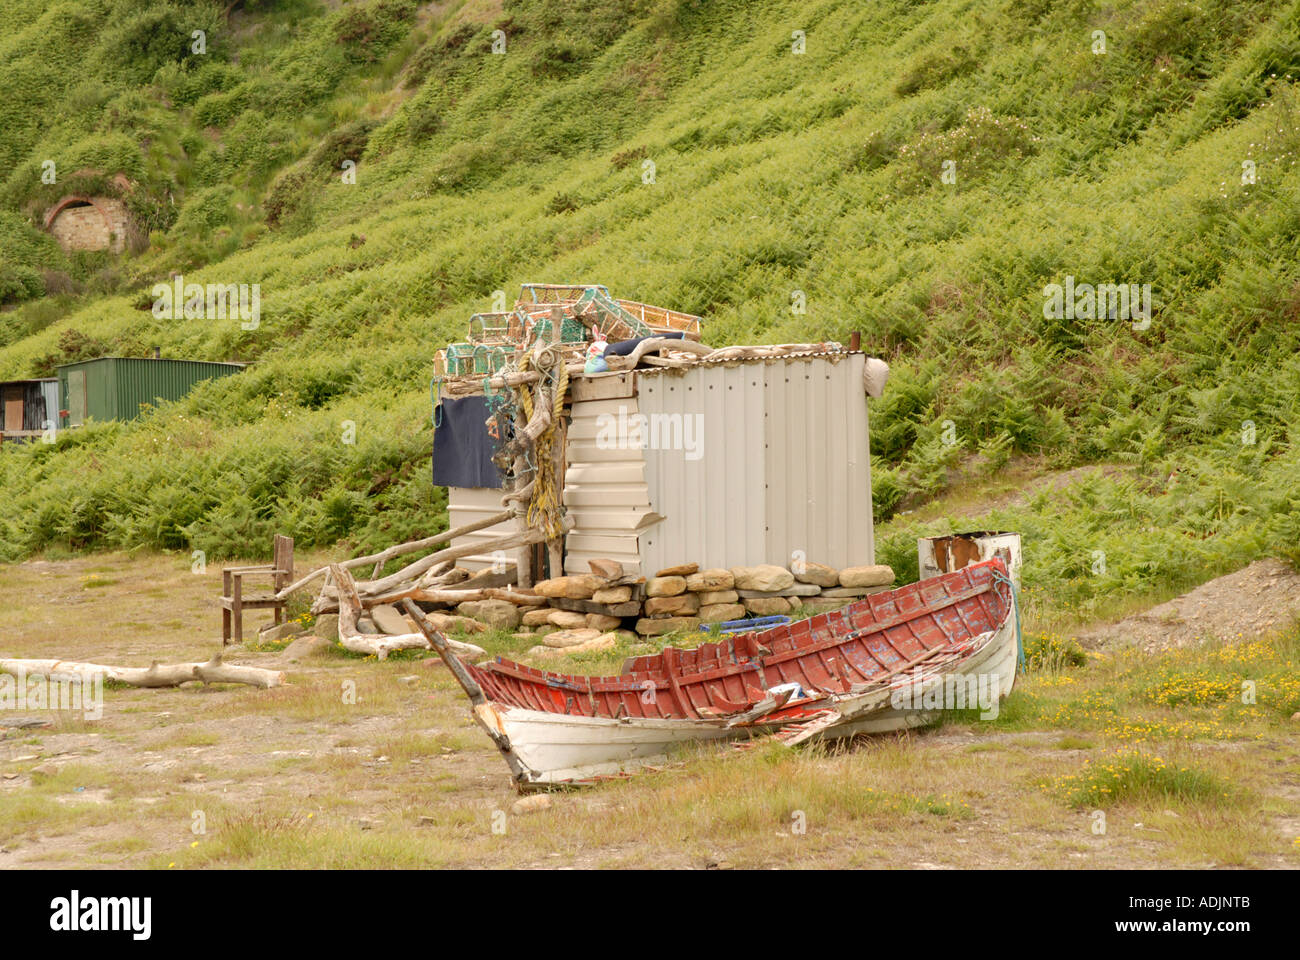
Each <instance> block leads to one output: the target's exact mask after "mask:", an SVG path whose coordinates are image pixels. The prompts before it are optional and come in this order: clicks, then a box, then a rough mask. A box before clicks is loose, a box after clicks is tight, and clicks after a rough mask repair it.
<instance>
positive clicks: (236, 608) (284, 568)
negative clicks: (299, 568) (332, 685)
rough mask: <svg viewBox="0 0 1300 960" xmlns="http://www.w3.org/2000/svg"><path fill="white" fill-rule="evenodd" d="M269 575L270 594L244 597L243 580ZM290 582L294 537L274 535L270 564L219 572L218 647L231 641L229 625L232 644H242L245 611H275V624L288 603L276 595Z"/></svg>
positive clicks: (281, 616)
mask: <svg viewBox="0 0 1300 960" xmlns="http://www.w3.org/2000/svg"><path fill="white" fill-rule="evenodd" d="M249 575H254V576H269V577H270V578H271V592H270V594H267V595H265V596H252V597H246V596H244V577H245V576H249ZM291 583H293V537H284V536H281V535H280V534H278V533H277V534H276V535H275V545H274V547H273V552H272V562H271V563H267V564H261V565H259V566H255V567H226V568H225V569H224V570H222V571H221V587H222V591H223V593H224V595H223V596H222V598H221V644H222V646H225V645H226V644H229V643H230V642H231V626H232V624H233V626H234V642H235V643H243V641H244V611H245V610H274V611H275V622H276V623H277V624H279V623H280V621H281V620H282V619H283V617H284V607H285V603H286V602H287V601H285V600H277V599H276V596H275V595H276V594H277V593H279V592H280V591H281V590H283V589H284V588H285V587H287V586H288V585H289V584H291Z"/></svg>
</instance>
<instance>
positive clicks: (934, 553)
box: [916, 530, 1021, 590]
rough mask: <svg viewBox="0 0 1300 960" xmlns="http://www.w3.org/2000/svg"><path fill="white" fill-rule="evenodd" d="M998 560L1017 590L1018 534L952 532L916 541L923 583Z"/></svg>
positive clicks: (1018, 567)
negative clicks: (985, 561)
mask: <svg viewBox="0 0 1300 960" xmlns="http://www.w3.org/2000/svg"><path fill="white" fill-rule="evenodd" d="M994 557H999V558H1001V560H1002V562H1003V563H1005V564H1006V565H1007V571H1008V572H1009V573H1010V574H1011V582H1012V583H1013V584H1015V586H1016V589H1017V590H1019V589H1020V565H1021V556H1020V534H1018V533H1005V532H1000V531H992V530H980V531H976V532H974V533H951V534H948V535H947V536H945V537H921V538H919V539H918V540H917V541H916V558H917V565H918V567H919V568H920V574H921V579H922V580H928V579H929V578H930V577H937V576H939V575H940V574H944V573H952V572H953V571H954V570H961V569H962V568H963V567H969V566H970V565H971V564H973V563H979V562H980V561H981V560H992V559H993V558H994Z"/></svg>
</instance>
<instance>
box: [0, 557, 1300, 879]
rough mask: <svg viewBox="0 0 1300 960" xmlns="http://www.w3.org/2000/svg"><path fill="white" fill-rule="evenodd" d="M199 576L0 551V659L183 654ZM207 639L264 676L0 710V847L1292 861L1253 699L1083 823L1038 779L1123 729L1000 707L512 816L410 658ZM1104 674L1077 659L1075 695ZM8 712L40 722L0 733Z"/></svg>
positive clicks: (768, 863)
mask: <svg viewBox="0 0 1300 960" xmlns="http://www.w3.org/2000/svg"><path fill="white" fill-rule="evenodd" d="M305 562H307V561H305V560H304V563H305ZM304 568H305V567H304ZM1261 583H1262V581H1261ZM1270 583H1271V581H1270ZM219 584H220V573H219V570H217V569H215V568H212V569H210V570H209V571H208V572H207V573H205V574H202V575H196V574H194V573H192V572H191V570H190V567H189V560H188V558H187V557H181V556H161V555H139V556H134V557H127V556H122V555H113V556H96V557H91V558H81V559H72V560H60V561H54V562H50V561H32V562H28V563H23V564H18V565H14V566H8V567H0V655H3V656H22V657H58V658H62V659H80V660H89V661H97V662H103V663H112V664H122V665H142V666H143V665H147V664H148V663H149V662H150V661H151V660H153V659H158V660H161V661H164V662H178V661H186V660H195V659H204V658H206V657H207V656H209V655H210V654H211V653H212V652H214V651H215V650H216V649H217V647H218V646H219V644H220V641H219V633H220V611H219V608H218V607H217V605H216V597H217V596H218V594H219ZM1261 588H1262V587H1261ZM1269 589H1272V587H1271V586H1270V587H1269ZM1261 606H1262V604H1261ZM1246 612H1250V613H1252V614H1253V613H1254V612H1255V611H1253V610H1247V611H1246ZM251 632H252V631H251V628H250V630H249V633H251ZM228 659H229V660H230V661H231V662H238V663H246V664H254V665H258V666H264V667H271V668H278V669H282V670H285V671H286V672H287V674H288V678H289V681H290V683H289V685H287V686H285V687H283V688H279V689H273V690H257V689H251V688H245V687H234V686H220V687H205V686H202V685H198V684H191V685H187V686H186V687H183V688H178V689H165V690H137V689H128V688H114V689H108V690H106V691H105V704H104V709H103V715H102V717H101V718H99V719H94V720H88V719H85V718H84V717H83V716H81V715H79V714H76V713H66V712H65V713H56V712H50V711H44V712H37V711H30V710H29V711H27V712H18V713H15V712H13V711H0V777H2V778H0V867H8V868H39V867H68V866H88V867H100V868H112V867H135V866H145V867H156V868H159V869H168V868H176V869H184V868H191V867H205V866H208V867H234V866H253V867H291V866H301V867H386V866H392V867H422V866H453V867H471V866H503V867H613V866H617V867H627V866H632V867H637V866H669V867H686V868H726V867H728V866H736V867H764V868H769V867H770V868H776V867H789V866H823V867H832V866H839V867H854V866H897V867H906V868H919V869H939V868H953V867H1009V866H1026V867H1027V866H1044V867H1062V866H1089V867H1146V866H1190V867H1211V866H1225V865H1234V866H1254V867H1295V866H1296V865H1298V864H1300V759H1298V758H1297V756H1296V751H1295V749H1294V739H1295V728H1294V726H1292V727H1289V728H1288V727H1287V726H1286V724H1285V723H1284V722H1282V723H1279V722H1278V721H1277V720H1276V718H1274V719H1264V720H1259V721H1251V723H1253V724H1254V725H1253V726H1249V727H1246V728H1244V733H1243V734H1242V736H1240V737H1234V738H1231V739H1226V740H1219V739H1215V738H1208V739H1199V740H1198V739H1193V740H1186V739H1180V738H1177V737H1174V738H1170V739H1169V740H1168V741H1167V742H1165V743H1162V744H1160V745H1159V749H1160V750H1161V751H1162V753H1163V755H1165V756H1168V757H1169V758H1170V760H1171V762H1186V763H1188V764H1189V765H1190V764H1197V765H1199V766H1201V767H1204V768H1205V769H1207V770H1208V771H1210V772H1212V773H1213V774H1214V775H1215V776H1216V777H1219V778H1221V779H1222V780H1223V781H1224V782H1231V783H1233V784H1236V785H1239V786H1240V787H1241V789H1242V790H1248V791H1249V798H1248V799H1244V800H1242V801H1241V802H1237V801H1233V802H1231V803H1226V804H1225V805H1221V806H1216V805H1207V804H1206V803H1204V802H1199V801H1197V800H1195V799H1194V798H1193V799H1185V798H1181V797H1178V796H1170V797H1164V796H1162V797H1156V798H1154V799H1150V798H1148V799H1140V798H1139V799H1137V800H1134V801H1133V802H1131V803H1129V804H1127V805H1125V804H1121V805H1117V806H1115V807H1114V808H1113V809H1111V810H1110V818H1109V821H1108V822H1109V827H1108V829H1107V830H1106V832H1105V833H1104V834H1103V835H1098V834H1097V833H1096V832H1095V831H1094V829H1093V825H1094V823H1095V821H1094V819H1093V818H1092V811H1090V810H1088V809H1082V808H1076V807H1071V806H1070V805H1068V804H1065V803H1062V802H1061V800H1060V799H1059V798H1057V797H1055V796H1053V795H1052V794H1051V793H1050V792H1049V791H1047V790H1046V789H1045V788H1043V787H1042V786H1041V785H1040V783H1039V781H1040V779H1041V778H1043V777H1044V776H1048V777H1051V776H1058V775H1064V774H1068V773H1069V772H1071V771H1076V770H1079V769H1081V768H1082V765H1083V764H1085V763H1086V762H1087V761H1088V760H1090V759H1091V758H1093V757H1098V756H1100V755H1102V754H1103V753H1105V755H1106V756H1109V755H1110V753H1109V751H1111V750H1112V749H1116V750H1118V749H1125V748H1127V746H1129V744H1127V743H1126V742H1124V741H1122V740H1115V739H1113V738H1111V735H1110V734H1108V733H1106V732H1104V731H1103V730H1101V728H1100V727H1096V726H1094V727H1092V728H1090V727H1089V726H1088V724H1086V723H1082V722H1080V723H1078V724H1074V723H1073V722H1065V723H1059V722H1058V723H1045V722H1039V721H1037V720H1034V719H1033V718H1032V717H1030V718H1029V719H1022V720H1016V719H1015V718H1014V717H1010V716H1008V717H1007V718H1005V719H1007V723H1006V724H1003V725H993V726H989V725H985V724H979V723H975V722H971V723H965V724H964V723H959V722H954V723H950V724H946V725H944V726H942V727H940V728H938V729H935V730H929V731H922V732H916V733H911V734H904V735H897V736H890V737H882V738H875V739H874V740H869V741H864V742H860V743H857V744H855V745H853V746H852V747H851V748H850V749H847V750H840V751H830V752H827V751H822V750H815V749H814V750H800V751H789V750H786V749H785V748H778V752H776V753H773V752H772V751H765V750H756V751H750V752H746V753H744V754H743V755H740V756H738V757H736V758H734V759H731V758H724V757H721V756H719V755H718V754H717V753H716V752H715V753H707V752H702V753H701V754H700V755H699V756H697V757H693V758H688V759H687V760H685V761H684V762H682V763H679V764H677V765H675V766H673V767H671V768H670V769H668V770H666V771H664V772H662V773H656V774H649V775H644V776H639V777H636V778H633V779H632V780H630V781H628V782H624V783H613V784H608V785H606V786H601V787H596V788H589V789H582V790H575V791H570V792H565V793H560V794H555V795H552V796H551V797H550V800H549V801H547V808H546V809H543V810H541V811H539V812H535V813H529V814H524V813H516V812H514V811H512V804H513V803H514V802H515V801H516V800H517V799H518V798H517V797H516V795H515V794H514V793H513V791H512V790H511V788H510V786H509V781H508V778H507V775H506V768H505V765H504V764H503V763H502V761H501V760H500V758H499V756H498V755H497V754H496V753H495V751H494V750H493V748H492V747H491V745H490V744H489V742H488V741H487V739H486V738H485V737H484V736H483V735H482V734H481V733H480V732H479V731H478V729H477V728H476V727H475V726H474V725H473V723H472V721H471V720H470V718H469V715H468V711H467V708H466V703H465V701H464V698H463V696H462V695H461V694H460V691H459V689H458V688H456V687H455V685H454V683H453V682H452V681H451V679H450V677H449V676H448V675H447V672H446V670H445V668H443V667H442V666H441V664H440V663H438V662H437V661H436V660H431V659H429V658H428V657H427V656H426V655H423V654H421V655H419V656H412V657H411V658H410V659H399V660H390V661H386V662H382V663H381V662H376V661H374V660H364V659H357V658H352V657H349V656H346V655H344V654H343V653H342V652H341V651H339V650H337V649H336V648H328V649H324V650H319V651H317V652H315V653H312V654H310V655H308V656H304V657H302V658H298V657H295V656H294V655H293V654H292V653H291V652H286V651H282V650H267V651H264V652H259V651H258V650H255V649H251V648H250V647H248V646H246V647H244V648H236V649H234V650H232V653H231V654H230V656H229V657H228ZM1088 669H1089V670H1093V669H1094V668H1093V667H1091V666H1090V667H1089V668H1088ZM1096 669H1100V668H1096ZM1066 679H1069V678H1066ZM1071 682H1074V681H1071ZM1107 682H1108V680H1107V675H1106V674H1105V673H1104V672H1103V673H1102V674H1099V675H1098V679H1097V683H1098V686H1097V688H1096V689H1098V690H1104V689H1105V684H1106V683H1107ZM1064 684H1065V680H1063V679H1061V678H1056V677H1051V676H1041V677H1038V676H1030V677H1026V678H1024V679H1023V680H1022V681H1021V684H1020V686H1019V687H1018V692H1019V691H1020V690H1021V689H1023V690H1024V691H1025V697H1026V699H1025V700H1024V702H1025V703H1027V704H1035V703H1037V702H1038V701H1039V700H1040V699H1042V700H1043V702H1044V703H1047V702H1048V700H1047V699H1046V698H1050V697H1052V696H1056V695H1058V694H1059V692H1060V691H1061V690H1063V689H1066V687H1065V686H1063V685H1064ZM1063 702H1064V701H1063ZM1006 712H1007V713H1008V715H1010V713H1011V712H1012V711H1010V710H1009V709H1008V711H1006ZM1021 712H1022V713H1023V712H1024V709H1022V711H1021ZM21 718H35V719H37V720H49V721H50V722H51V724H52V725H51V726H48V727H44V728H26V729H24V728H21V727H15V726H14V723H15V722H16V721H18V720H19V719H21ZM1243 797H1245V794H1243Z"/></svg>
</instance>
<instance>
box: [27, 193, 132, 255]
mask: <svg viewBox="0 0 1300 960" xmlns="http://www.w3.org/2000/svg"><path fill="white" fill-rule="evenodd" d="M70 210H71V211H74V212H75V213H77V216H75V217H73V219H71V220H68V217H69V216H70V214H69V213H68V211H70ZM82 210H93V211H94V214H91V213H85V214H81V213H80V211H82ZM96 214H97V215H98V216H96ZM65 220H68V222H66V223H65V222H64V221H65ZM44 223H45V229H46V231H47V232H48V233H51V234H53V235H54V238H55V239H56V240H58V241H59V245H60V246H61V247H63V249H64V250H69V251H71V250H109V251H111V252H113V253H121V252H122V251H123V249H125V246H126V241H127V234H128V232H129V230H130V227H131V222H130V215H129V213H128V212H127V209H126V206H125V204H124V203H123V202H122V201H121V200H119V199H116V198H113V197H97V196H90V195H87V194H69V195H67V196H65V197H63V199H61V200H60V201H59V202H58V203H56V204H54V206H52V207H50V209H49V211H48V212H47V213H46V214H45V217H44ZM87 231H89V236H88V235H87Z"/></svg>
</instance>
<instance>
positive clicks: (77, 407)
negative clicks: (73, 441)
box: [68, 370, 86, 427]
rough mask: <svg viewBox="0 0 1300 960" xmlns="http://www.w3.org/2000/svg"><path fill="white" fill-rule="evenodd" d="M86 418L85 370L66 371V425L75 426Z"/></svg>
mask: <svg viewBox="0 0 1300 960" xmlns="http://www.w3.org/2000/svg"><path fill="white" fill-rule="evenodd" d="M85 419H86V371H85V370H69V371H68V425H69V426H73V427H77V426H80V425H81V424H82V423H84V422H85Z"/></svg>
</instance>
